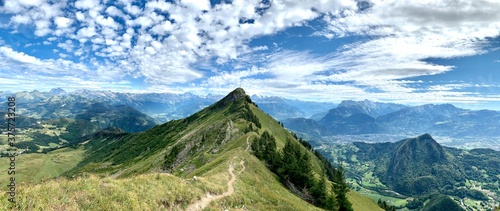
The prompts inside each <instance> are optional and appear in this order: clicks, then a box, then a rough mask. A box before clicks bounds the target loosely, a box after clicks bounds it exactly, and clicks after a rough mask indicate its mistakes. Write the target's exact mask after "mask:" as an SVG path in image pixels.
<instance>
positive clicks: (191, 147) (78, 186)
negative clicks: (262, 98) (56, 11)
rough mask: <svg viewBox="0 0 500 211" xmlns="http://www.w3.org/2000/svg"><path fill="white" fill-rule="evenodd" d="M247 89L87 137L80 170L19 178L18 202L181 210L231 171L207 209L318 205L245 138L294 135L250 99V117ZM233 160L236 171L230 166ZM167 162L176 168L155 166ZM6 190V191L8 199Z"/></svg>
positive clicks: (25, 206) (370, 205) (363, 201)
mask: <svg viewBox="0 0 500 211" xmlns="http://www.w3.org/2000/svg"><path fill="white" fill-rule="evenodd" d="M241 91H242V90H239V91H238V90H235V92H236V93H234V94H232V95H231V94H230V95H228V96H227V97H225V98H224V99H223V100H221V101H219V102H218V103H216V104H214V105H212V106H210V107H207V108H206V109H204V110H202V111H200V112H198V113H196V114H194V115H192V116H191V117H188V118H186V119H182V120H175V121H171V122H169V123H166V124H163V125H159V126H156V127H154V128H152V129H150V130H148V131H145V132H142V133H136V134H128V135H127V134H122V135H119V134H118V135H113V136H103V137H94V138H93V139H92V140H90V141H89V142H87V144H85V150H88V154H86V156H85V158H84V159H83V162H81V163H80V164H79V165H78V167H77V168H76V169H74V171H71V172H70V173H68V175H70V176H75V175H76V177H75V178H74V179H56V180H50V181H46V182H43V183H41V184H21V185H20V186H19V188H18V189H19V192H18V200H19V202H20V203H19V207H17V209H18V210H40V209H49V210H54V209H55V210H81V209H84V210H158V209H161V208H167V209H169V210H182V209H185V208H187V207H188V206H189V205H191V204H193V203H195V202H197V201H198V200H200V199H204V198H205V195H206V194H207V193H210V194H211V195H221V194H223V193H225V192H226V191H227V190H228V184H229V183H228V181H229V180H230V179H232V178H234V177H233V176H231V175H230V173H229V172H234V174H235V175H236V180H235V182H234V183H233V184H234V194H230V195H227V196H225V197H222V198H220V199H218V200H216V201H212V202H211V203H210V204H209V205H208V207H206V208H207V209H208V210H221V209H223V210H224V209H234V208H242V207H246V208H247V209H249V210H320V209H319V208H317V207H314V206H313V205H311V204H309V203H307V202H306V201H303V200H302V199H300V198H299V197H298V196H296V195H294V194H293V193H292V192H290V191H289V190H288V189H287V188H285V187H284V186H283V185H282V184H281V182H280V181H279V179H278V178H277V176H276V175H275V174H273V173H272V172H271V171H270V170H269V169H268V168H267V167H266V165H265V164H264V162H262V161H260V160H258V159H257V158H256V157H255V156H254V155H253V154H252V153H251V149H249V150H247V146H248V143H247V140H248V141H249V142H252V141H253V139H254V138H255V137H259V136H260V134H262V133H263V132H264V131H268V132H270V133H271V134H273V136H275V138H276V143H277V148H278V150H281V149H282V148H283V146H284V145H285V142H286V140H287V139H290V140H292V141H296V140H295V138H294V137H293V135H292V134H291V133H290V132H288V131H287V130H285V129H284V128H282V127H281V126H280V125H279V123H278V122H277V121H275V120H274V119H273V118H271V117H270V116H269V115H267V114H265V113H263V112H262V111H261V110H260V109H258V108H257V107H256V106H254V105H252V104H250V107H249V108H250V110H251V111H252V113H253V114H255V117H254V118H257V119H258V120H255V119H253V120H251V121H248V120H246V119H244V117H245V115H246V114H247V113H245V112H248V111H246V109H248V107H245V106H244V105H245V102H246V101H244V100H239V99H241V98H238V97H239V96H241V95H242V94H244V92H243V93H241ZM255 121H258V122H259V124H260V125H262V127H261V128H260V129H256V128H257V127H253V128H254V129H255V130H254V131H250V132H248V128H249V125H250V124H253V126H256V124H255V125H254V123H255ZM252 122H253V123H252ZM174 146H179V148H178V149H181V150H180V152H178V153H175V155H174V156H172V158H175V160H174V162H169V166H165V163H164V162H163V161H164V160H166V159H167V157H168V158H170V157H169V153H171V151H172V149H173V148H174ZM300 147H302V146H300ZM178 151H179V150H178ZM303 151H307V152H308V153H309V155H310V157H311V158H312V159H310V164H311V166H312V170H313V171H314V172H315V173H314V174H315V176H318V175H319V174H320V172H321V171H322V166H321V163H320V161H319V159H317V157H315V156H314V154H313V153H311V152H310V151H308V150H306V149H305V148H303ZM230 165H232V166H233V167H234V171H230V170H229V169H232V168H230ZM243 168H244V170H243ZM166 169H169V170H171V172H173V175H171V174H165V173H156V172H160V171H164V170H166ZM228 171H229V172H228ZM89 172H90V173H89ZM194 176H196V177H197V179H194ZM116 178H118V179H116ZM5 197H6V195H2V196H0V200H2V203H3V202H6V200H7V199H6V198H5ZM349 199H351V200H352V201H353V207H354V209H355V210H379V208H378V206H377V205H376V203H375V201H373V200H371V199H369V198H366V197H363V196H360V195H359V194H356V193H352V194H350V195H349ZM1 206H3V207H0V209H1V208H6V206H7V205H4V204H2V205H1Z"/></svg>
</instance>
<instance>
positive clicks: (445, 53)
mask: <svg viewBox="0 0 500 211" xmlns="http://www.w3.org/2000/svg"><path fill="white" fill-rule="evenodd" d="M498 11H500V2H498V1H492V0H474V1H472V0H469V1H462V0H457V1H448V0H433V1H412V0H384V1H382V0H370V1H362V0H335V1H334V0H321V1H319V0H301V1H256V0H249V1H242V0H240V1H236V0H235V1H223V2H220V1H204V0H189V1H149V2H145V1H133V0H119V1H100V0H78V1H47V0H5V1H4V2H3V4H2V5H0V90H3V91H6V90H10V91H22V90H27V91H30V90H34V89H38V90H41V91H48V90H50V89H51V88H55V87H62V88H64V89H66V90H69V91H71V90H75V89H92V90H112V91H119V92H174V93H184V92H192V93H195V94H200V95H206V94H209V93H215V94H225V93H227V92H228V91H231V90H233V89H234V88H235V87H238V86H239V85H240V84H241V85H242V87H243V88H245V90H246V91H247V92H248V93H250V94H260V95H277V96H283V97H287V98H297V99H303V100H313V101H331V102H339V101H341V100H346V99H351V100H364V99H369V100H374V101H383V102H397V103H404V104H424V103H454V104H457V105H459V106H461V107H465V108H472V109H479V108H489V109H496V110H500V37H499V35H500V13H499V12H498Z"/></svg>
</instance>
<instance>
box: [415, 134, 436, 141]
mask: <svg viewBox="0 0 500 211" xmlns="http://www.w3.org/2000/svg"><path fill="white" fill-rule="evenodd" d="M417 140H434V139H433V138H432V136H431V135H430V134H428V133H425V134H422V135H420V136H418V137H417Z"/></svg>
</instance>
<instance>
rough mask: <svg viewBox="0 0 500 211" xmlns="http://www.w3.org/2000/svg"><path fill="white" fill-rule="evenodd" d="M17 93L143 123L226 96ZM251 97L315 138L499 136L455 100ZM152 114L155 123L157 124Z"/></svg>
mask: <svg viewBox="0 0 500 211" xmlns="http://www.w3.org/2000/svg"><path fill="white" fill-rule="evenodd" d="M13 94H14V96H15V97H16V98H17V103H18V109H19V114H21V115H22V116H25V117H31V118H38V119H54V118H59V117H70V118H73V117H76V115H87V116H88V113H87V114H84V113H85V112H86V110H87V109H89V108H90V107H92V105H93V104H95V103H100V104H101V105H105V106H106V107H107V108H108V109H111V110H113V109H115V108H117V107H116V106H128V107H130V108H128V110H129V111H132V110H130V109H133V110H136V111H137V112H131V114H133V115H134V116H138V115H139V113H143V114H144V115H147V116H149V117H147V116H144V115H141V116H142V117H141V119H143V120H141V121H142V122H144V121H146V122H149V123H144V124H146V125H151V124H156V123H162V122H167V121H170V120H173V119H180V118H184V117H187V116H189V115H191V114H193V113H195V112H197V111H200V110H201V109H203V108H205V107H207V106H209V105H211V104H213V103H215V102H216V101H217V99H220V98H221V97H222V96H219V95H207V96H204V97H201V96H198V95H194V94H191V93H184V94H172V93H142V94H141V93H117V92H111V91H90V90H77V91H73V92H66V91H65V90H63V89H61V88H55V89H52V90H51V91H49V92H40V91H36V90H35V91H31V92H26V91H24V92H18V93H10V92H0V97H2V99H6V97H7V96H10V95H13ZM252 100H253V101H254V102H255V103H256V104H257V105H258V106H259V108H260V109H262V110H263V111H264V112H265V113H267V114H269V115H271V116H273V117H274V118H275V119H277V120H279V121H281V122H283V123H284V125H285V127H287V128H288V129H291V130H294V131H296V132H301V133H305V134H308V135H311V136H315V137H324V136H334V135H359V134H400V135H402V136H406V137H407V136H413V135H417V134H422V133H430V134H433V135H434V136H448V137H453V138H460V137H469V138H471V137H472V138H474V137H482V138H488V137H499V136H500V112H498V111H492V110H466V109H461V108H457V107H455V106H453V105H451V104H441V105H435V104H427V105H421V106H406V105H401V104H395V103H380V102H372V101H368V100H364V101H352V100H346V101H342V102H341V103H340V104H338V105H337V106H335V105H334V104H333V103H325V102H309V101H300V100H290V99H286V98H282V97H273V96H258V95H254V96H252ZM121 108H124V107H121ZM106 118H107V117H106ZM151 118H153V119H154V120H155V121H156V123H153V122H154V121H152V119H151ZM101 120H103V118H101ZM94 121H97V120H94ZM106 124H108V125H112V124H110V123H108V122H106V121H104V122H103V123H101V126H104V125H106ZM139 124H141V125H142V124H143V123H139ZM113 125H116V124H113ZM148 127H150V126H148ZM145 128H147V127H145ZM122 129H124V128H122ZM143 129H144V128H139V129H137V130H132V131H140V130H143ZM128 131H130V130H128ZM132 131H130V132H132Z"/></svg>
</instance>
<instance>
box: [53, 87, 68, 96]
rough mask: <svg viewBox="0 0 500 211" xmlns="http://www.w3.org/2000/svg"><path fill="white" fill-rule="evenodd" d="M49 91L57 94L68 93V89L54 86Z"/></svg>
mask: <svg viewBox="0 0 500 211" xmlns="http://www.w3.org/2000/svg"><path fill="white" fill-rule="evenodd" d="M49 93H51V94H55V95H61V94H66V91H65V90H64V89H62V88H53V89H51V90H50V91H49Z"/></svg>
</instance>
